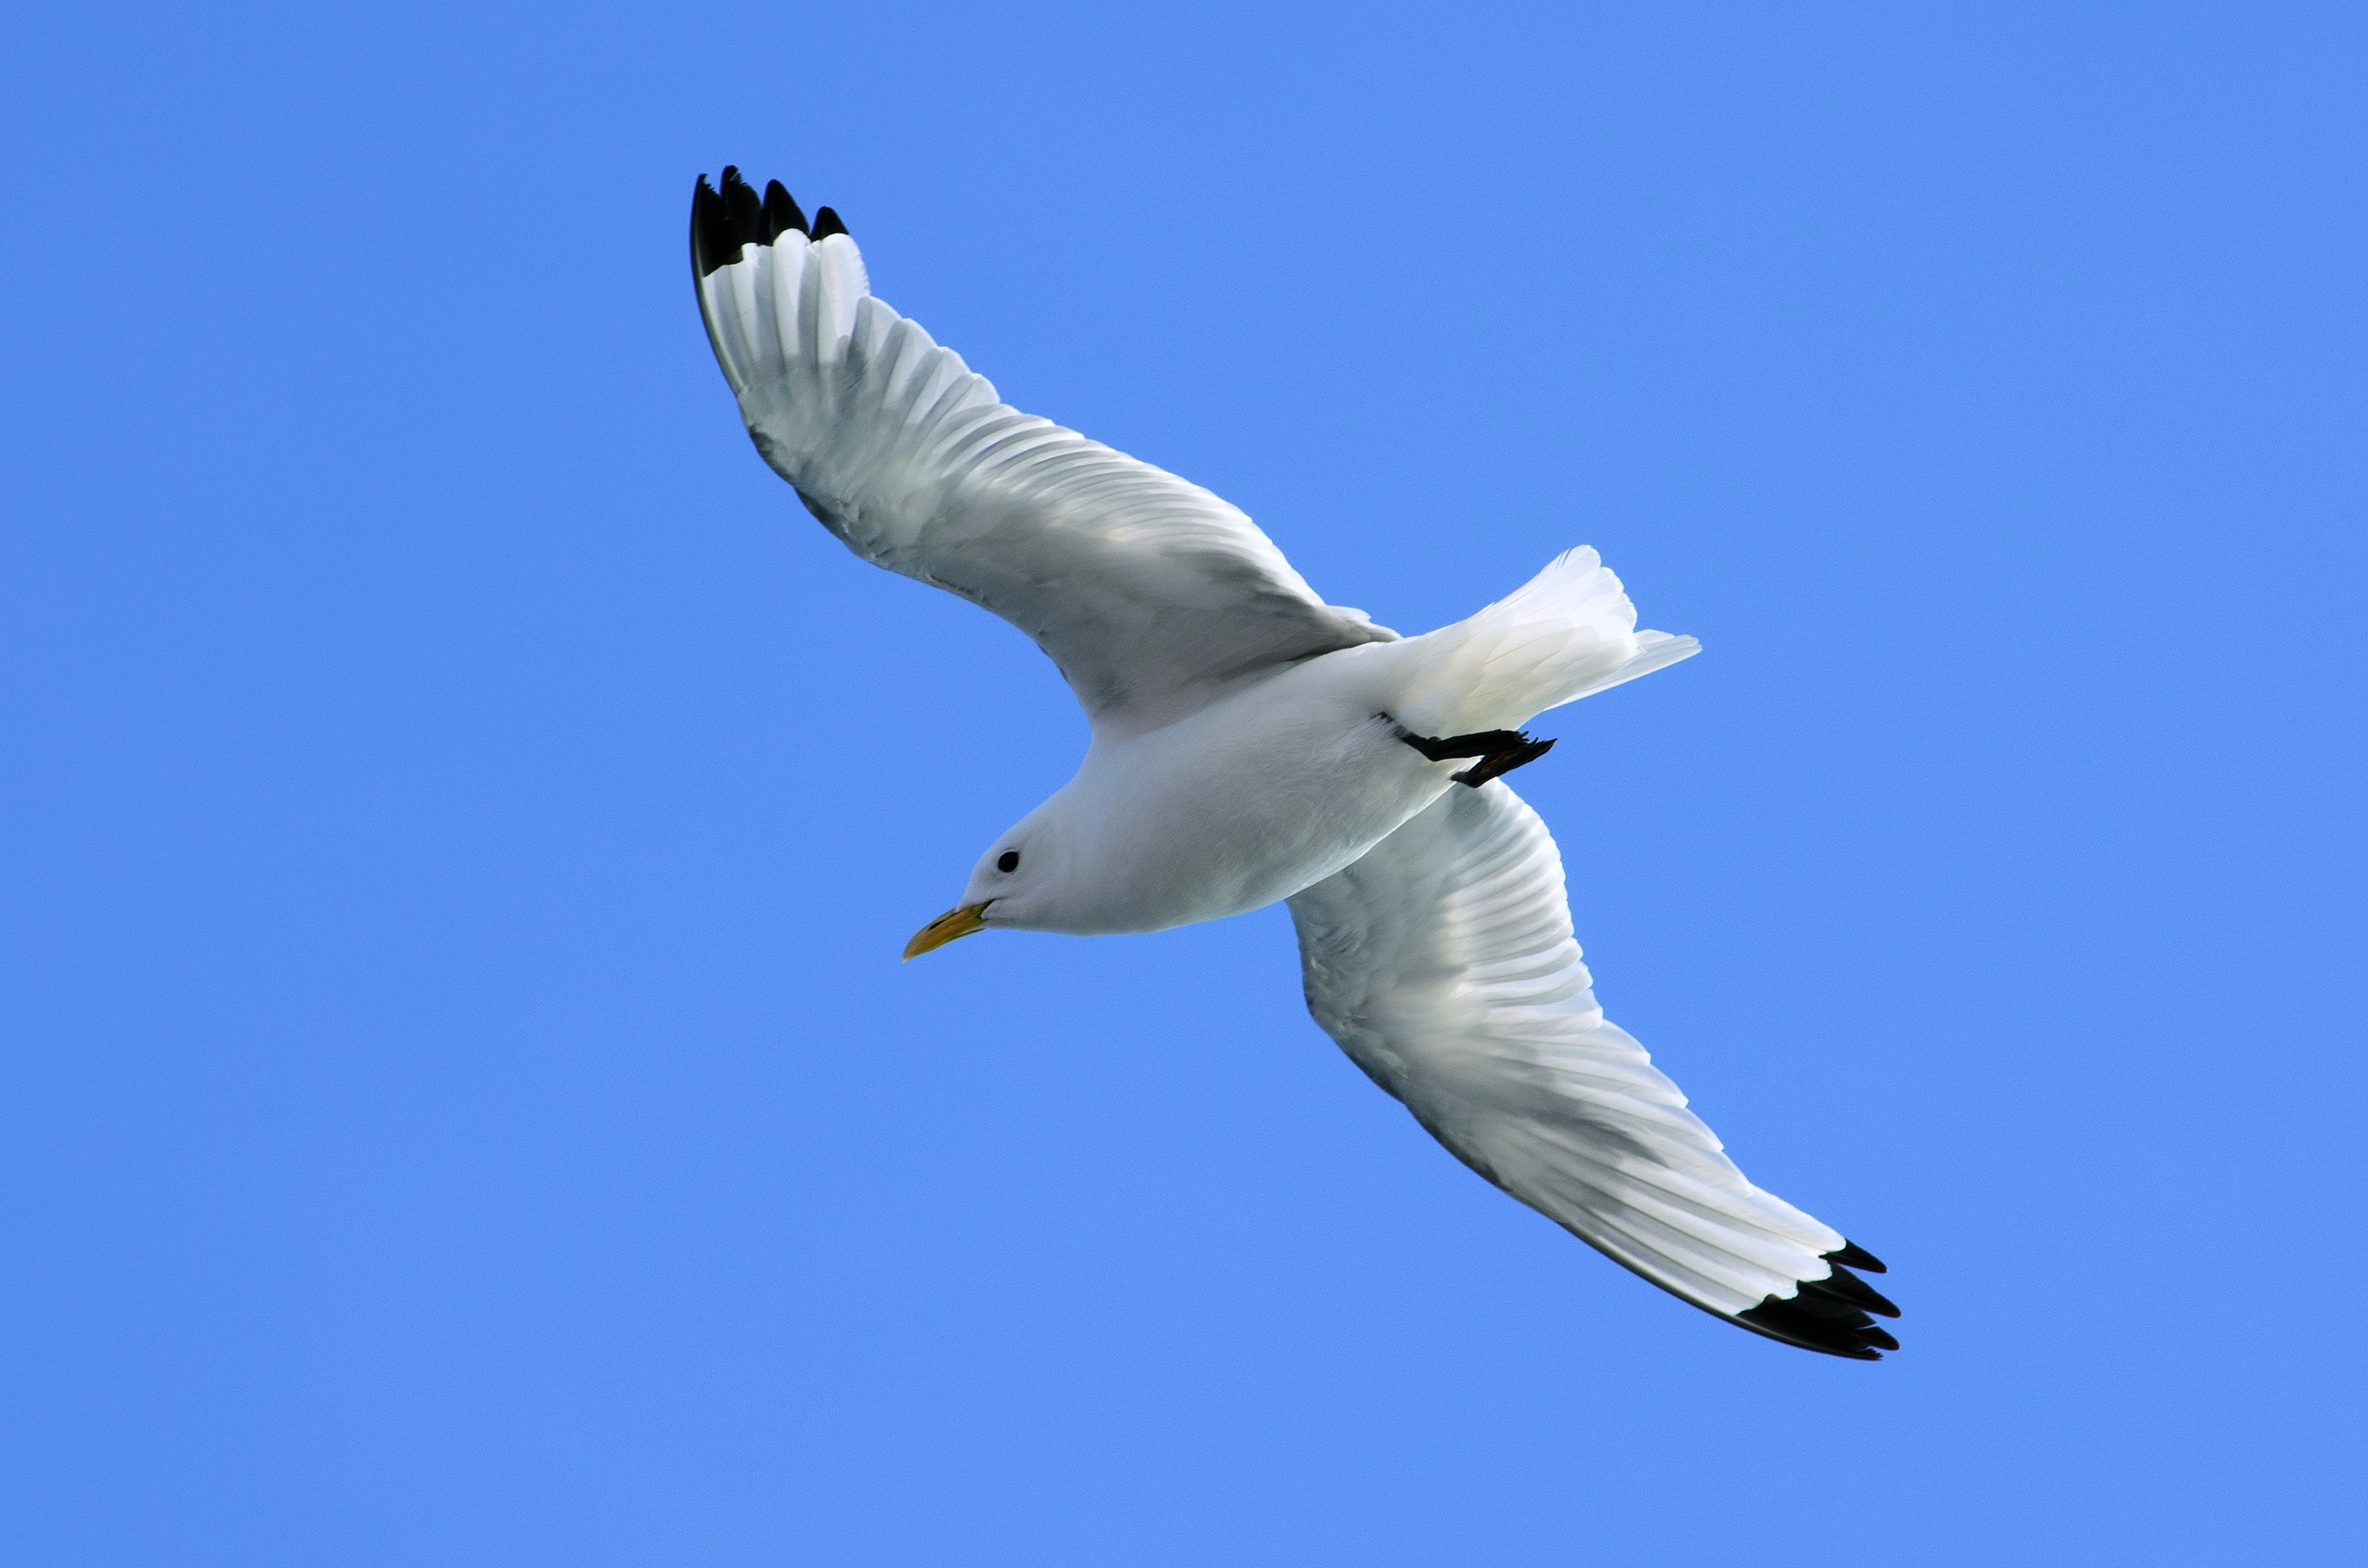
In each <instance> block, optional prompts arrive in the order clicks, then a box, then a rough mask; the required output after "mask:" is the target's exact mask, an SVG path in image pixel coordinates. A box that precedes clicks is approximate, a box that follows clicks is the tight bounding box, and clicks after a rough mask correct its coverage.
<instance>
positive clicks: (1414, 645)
mask: <svg viewBox="0 0 2368 1568" xmlns="http://www.w3.org/2000/svg"><path fill="white" fill-rule="evenodd" d="M1635 628H1636V607H1635V606H1634V605H1633V604H1631V603H1630V602H1629V600H1628V596H1627V594H1626V593H1625V592H1624V591H1623V590H1622V588H1621V586H1620V579H1619V578H1618V577H1616V576H1614V575H1612V574H1611V569H1610V568H1608V567H1606V566H1605V565H1604V564H1603V562H1602V559H1601V558H1600V556H1598V555H1597V554H1596V553H1595V551H1594V550H1593V549H1591V548H1589V547H1588V546H1585V545H1582V546H1580V547H1579V548H1578V549H1577V550H1570V551H1564V552H1563V553H1562V554H1560V555H1558V556H1556V557H1554V560H1553V562H1550V563H1549V564H1548V565H1547V567H1546V569H1545V570H1544V571H1543V572H1541V573H1539V574H1537V575H1536V576H1534V577H1532V578H1531V579H1530V580H1529V581H1528V582H1527V583H1524V584H1523V585H1521V586H1520V587H1519V588H1517V589H1515V590H1514V591H1513V592H1511V593H1510V594H1508V595H1506V596H1505V597H1503V598H1501V599H1498V600H1497V602H1496V603H1495V604H1492V605H1490V606H1489V607H1488V608H1486V609H1484V610H1482V611H1481V612H1480V613H1479V614H1477V615H1474V616H1473V617H1471V618H1470V619H1465V620H1460V621H1458V622H1456V623H1455V624H1454V625H1452V626H1445V627H1441V628H1440V630H1438V631H1433V632H1429V633H1427V634H1425V635H1423V636H1420V637H1414V638H1409V639H1407V640H1406V642H1400V643H1397V644H1395V645H1394V646H1393V647H1392V648H1391V649H1390V650H1389V656H1390V657H1391V658H1393V659H1394V660H1402V661H1404V667H1405V668H1406V672H1407V673H1406V677H1405V678H1406V686H1405V695H1404V696H1403V697H1401V698H1400V699H1399V700H1398V705H1397V708H1396V710H1395V717H1396V719H1397V721H1398V722H1400V723H1402V724H1405V725H1406V726H1407V727H1408V728H1410V729H1412V730H1414V731H1415V732H1416V733H1418V734H1426V735H1450V734H1469V733H1474V732H1476V731H1482V730H1510V729H1518V728H1519V727H1520V726H1521V725H1522V724H1524V723H1527V722H1529V721H1530V720H1531V719H1532V718H1535V717H1536V716H1537V715H1538V714H1540V713H1543V712H1544V711H1545V710H1547V709H1549V708H1559V707H1561V706H1562V705H1563V704H1564V703H1565V702H1573V701H1576V700H1577V699H1579V698H1582V697H1586V696H1588V695H1590V694H1592V693H1594V692H1598V691H1603V690H1607V689H1609V688H1610V687H1615V686H1618V685H1620V684H1621V683H1622V681H1629V680H1634V679H1635V678H1636V677H1637V676H1641V675H1648V674H1650V673H1651V672H1653V671H1654V670H1657V669H1659V668H1661V667H1662V666H1663V665H1673V664H1675V663H1677V662H1678V661H1679V659H1683V658H1687V657H1689V656H1691V655H1692V654H1694V653H1700V652H1701V651H1702V644H1701V643H1699V642H1695V641H1694V640H1693V639H1692V638H1691V637H1672V636H1670V635H1669V634H1668V632H1666V631H1637V630H1636V629H1635Z"/></svg>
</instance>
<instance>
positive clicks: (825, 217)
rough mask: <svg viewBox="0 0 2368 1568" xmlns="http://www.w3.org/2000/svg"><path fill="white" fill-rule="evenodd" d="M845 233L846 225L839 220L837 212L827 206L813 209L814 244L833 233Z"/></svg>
mask: <svg viewBox="0 0 2368 1568" xmlns="http://www.w3.org/2000/svg"><path fill="white" fill-rule="evenodd" d="M844 233H847V225H846V224H845V223H844V222H840V220H839V216H838V214H837V213H836V212H834V211H832V210H830V209H829V208H827V207H817V208H815V209H814V241H815V243H816V244H820V243H821V242H822V241H824V240H826V239H828V238H830V237H831V235H833V234H844Z"/></svg>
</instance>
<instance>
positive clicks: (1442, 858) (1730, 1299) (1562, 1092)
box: [1291, 782, 1899, 1361]
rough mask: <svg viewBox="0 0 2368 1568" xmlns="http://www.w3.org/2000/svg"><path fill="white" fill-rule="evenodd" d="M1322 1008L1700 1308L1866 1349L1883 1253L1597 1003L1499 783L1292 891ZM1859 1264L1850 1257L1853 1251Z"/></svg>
mask: <svg viewBox="0 0 2368 1568" xmlns="http://www.w3.org/2000/svg"><path fill="white" fill-rule="evenodd" d="M1291 913H1292V919H1293V920H1294V921H1295V922H1296V923H1297V925H1298V927H1299V949H1300V960H1301V963H1302V965H1303V967H1304V976H1305V980H1306V985H1307V1006H1308V1009H1309V1010H1310V1011H1311V1012H1313V1013H1314V1014H1315V1020H1316V1022H1318V1023H1319V1024H1322V1025H1323V1026H1324V1028H1325V1029H1326V1031H1327V1032H1329V1033H1330V1034H1331V1036H1332V1038H1333V1039H1335V1040H1338V1041H1339V1042H1340V1046H1341V1049H1342V1050H1344V1051H1347V1052H1348V1053H1349V1058H1350V1060H1352V1061H1354V1062H1356V1063H1357V1065H1358V1066H1360V1067H1361V1068H1363V1069H1364V1070H1365V1071H1366V1072H1367V1073H1368V1074H1371V1075H1372V1079H1373V1081H1374V1082H1375V1083H1377V1084H1379V1085H1381V1086H1382V1087H1383V1088H1384V1089H1387V1090H1388V1091H1389V1092H1390V1093H1391V1094H1392V1095H1394V1096H1396V1097H1397V1098H1398V1099H1399V1100H1400V1101H1402V1102H1404V1104H1405V1105H1406V1108H1407V1109H1408V1110H1410V1111H1412V1112H1413V1113H1414V1115H1415V1119H1417V1121H1419V1122H1421V1123H1422V1125H1423V1126H1424V1127H1425V1128H1427V1129H1429V1131H1430V1133H1431V1135H1432V1136H1434V1137H1436V1138H1437V1139H1438V1140H1439V1141H1440V1142H1442V1143H1444V1144H1446V1145H1447V1147H1448V1148H1449V1149H1450V1150H1451V1151H1452V1152H1453V1153H1454V1154H1455V1156H1456V1157H1457V1158H1458V1159H1461V1160H1462V1161H1463V1163H1464V1164H1465V1165H1470V1166H1471V1167H1472V1168H1473V1169H1474V1170H1475V1171H1478V1172H1479V1173H1480V1174H1481V1175H1482V1176H1486V1177H1487V1178H1488V1179H1489V1180H1490V1181H1492V1182H1494V1183H1496V1185H1497V1186H1498V1187H1502V1188H1504V1189H1505V1190H1506V1191H1507V1192H1509V1193H1511V1194H1512V1195H1513V1196H1514V1197H1515V1198H1518V1199H1520V1200H1521V1201H1522V1202H1524V1203H1526V1204H1528V1205H1529V1206H1530V1207H1531V1208H1532V1209H1535V1210H1538V1211H1539V1212H1541V1213H1543V1214H1544V1215H1545V1216H1546V1217H1547V1218H1548V1219H1551V1220H1554V1221H1556V1222H1557V1223H1559V1224H1561V1225H1563V1226H1565V1228H1567V1229H1568V1230H1570V1231H1571V1232H1573V1233H1576V1234H1577V1236H1578V1237H1579V1238H1580V1239H1581V1240H1583V1241H1586V1242H1588V1243H1589V1244H1592V1245H1593V1246H1595V1247H1596V1248H1597V1249H1598V1250H1600V1251H1601V1252H1603V1253H1604V1254H1606V1255H1607V1256H1610V1257H1611V1259H1612V1260H1613V1261H1614V1262H1617V1263H1620V1264H1622V1265H1624V1266H1626V1267H1629V1268H1631V1269H1633V1270H1634V1271H1635V1272H1636V1273H1638V1274H1641V1275H1643V1276H1644V1277H1645V1278H1647V1279H1649V1280H1651V1281H1652V1282H1653V1283H1654V1284H1656V1285H1658V1286H1660V1287H1661V1288H1663V1289H1664V1290H1668V1291H1670V1292H1671V1293H1672V1294H1674V1295H1677V1296H1680V1297H1683V1298H1684V1299H1685V1300H1687V1301H1691V1302H1692V1303H1694V1304H1695V1305H1696V1306H1698V1307H1701V1308H1703V1309H1704V1310H1705V1311H1708V1312H1713V1313H1715V1314H1716V1315H1718V1316H1720V1317H1723V1318H1725V1319H1727V1320H1728V1321H1730V1322H1732V1323H1736V1324H1740V1325H1742V1326H1743V1327H1745V1328H1748V1329H1751V1330H1753V1331H1754V1332H1755V1333H1759V1334H1764V1335H1768V1336H1769V1337H1770V1338H1771V1339H1781V1340H1782V1341H1784V1342H1785V1343H1786V1344H1789V1345H1798V1346H1803V1347H1804V1348H1806V1349H1810V1350H1822V1351H1824V1352H1826V1353H1827V1354H1828V1355H1833V1356H1847V1357H1850V1358H1854V1359H1857V1360H1865V1361H1873V1360H1879V1359H1881V1358H1882V1353H1883V1352H1884V1351H1885V1350H1896V1349H1897V1348H1898V1347H1899V1346H1898V1342H1897V1341H1896V1340H1895V1339H1893V1338H1892V1336H1891V1335H1889V1334H1887V1333H1885V1332H1884V1330H1883V1329H1882V1328H1881V1327H1879V1326H1877V1325H1876V1324H1875V1323H1874V1321H1873V1318H1872V1317H1871V1316H1870V1315H1869V1314H1870V1313H1877V1314H1881V1315H1883V1316H1885V1317H1891V1316H1896V1315H1897V1312H1896V1309H1895V1308H1894V1307H1893V1306H1892V1304H1891V1303H1890V1302H1889V1301H1885V1300H1884V1298H1883V1297H1882V1296H1881V1295H1879V1294H1877V1293H1876V1291H1875V1290H1873V1287H1871V1286H1869V1285H1868V1284H1866V1283H1865V1281H1863V1280H1861V1279H1860V1278H1858V1276H1857V1275H1856V1274H1854V1273H1852V1272H1851V1271H1850V1270H1851V1267H1858V1268H1864V1269H1872V1270H1874V1271H1877V1272H1880V1271H1881V1270H1882V1268H1883V1265H1882V1264H1881V1263H1879V1262H1877V1261H1876V1260H1875V1259H1874V1258H1873V1256H1870V1255H1869V1254H1867V1253H1865V1252H1863V1251H1861V1249H1859V1248H1858V1247H1856V1246H1853V1245H1852V1244H1850V1242H1849V1241H1847V1240H1845V1239H1844V1238H1843V1237H1842V1235H1841V1233H1839V1232H1838V1231H1835V1230H1834V1229H1832V1228H1831V1227H1830V1226H1827V1225H1824V1224H1821V1223H1819V1222H1818V1221H1816V1220H1814V1219H1811V1218H1810V1217H1809V1216H1808V1215H1806V1214H1804V1213H1802V1212H1801V1211H1800V1210H1797V1209H1795V1208H1793V1206H1792V1205H1791V1204H1789V1203H1786V1202H1785V1201H1783V1200H1782V1199H1780V1198H1777V1197H1774V1196H1773V1195H1771V1194H1770V1193H1765V1192H1762V1191H1760V1190H1759V1188H1758V1187H1754V1186H1752V1185H1751V1184H1750V1183H1749V1182H1748V1181H1746V1180H1745V1179H1744V1178H1743V1173H1742V1172H1741V1171H1739V1170H1737V1169H1736V1167H1735V1163H1734V1162H1733V1161H1732V1160H1729V1159H1728V1158H1727V1157H1726V1155H1725V1153H1722V1152H1721V1150H1720V1146H1719V1142H1718V1140H1717V1138H1716V1137H1714V1136H1713V1135H1712V1132H1711V1131H1710V1129H1709V1128H1707V1127H1705V1126H1703V1125H1702V1120H1701V1119H1700V1118H1698V1117H1696V1116H1695V1115H1694V1114H1693V1113H1692V1112H1691V1111H1690V1110H1688V1109H1687V1108H1686V1098H1685V1096H1683V1095H1681V1094H1679V1092H1678V1086H1677V1085H1675V1084H1672V1083H1670V1082H1669V1080H1668V1078H1666V1077H1664V1076H1663V1075H1662V1074H1660V1072H1659V1071H1658V1070H1656V1068H1655V1067H1654V1066H1653V1064H1652V1060H1651V1058H1649V1057H1648V1056H1646V1055H1645V1050H1644V1048H1643V1047H1642V1046H1640V1045H1638V1044H1637V1043H1636V1041H1635V1040H1633V1039H1631V1038H1630V1037H1629V1035H1628V1034H1627V1033H1626V1032H1625V1031H1624V1030H1622V1029H1621V1028H1619V1027H1618V1026H1616V1025H1614V1024H1612V1023H1610V1022H1609V1021H1607V1020H1606V1019H1605V1018H1604V1017H1603V1010H1602V1009H1601V1008H1600V1007H1599V1006H1596V1003H1595V996H1594V994H1593V991H1592V990H1591V989H1590V987H1591V982H1590V980H1589V979H1588V972H1587V966H1586V965H1585V964H1584V963H1582V962H1580V961H1579V952H1578V944H1577V942H1576V941H1574V940H1572V938H1571V927H1570V909H1569V905H1568V903H1567V902H1566V901H1565V895H1564V892H1563V873H1562V857H1561V855H1560V854H1559V853H1558V852H1557V851H1556V850H1555V848H1554V839H1553V837H1552V836H1551V835H1549V834H1548V833H1547V832H1546V828H1545V824H1543V823H1542V822H1540V821H1539V820H1538V815H1537V813H1536V812H1533V811H1531V810H1530V808H1529V807H1528V806H1527V805H1525V804H1523V803H1522V801H1521V800H1520V797H1519V796H1517V795H1515V794H1514V793H1513V792H1512V791H1511V790H1508V789H1507V788H1506V787H1505V786H1504V784H1503V783H1502V782H1495V783H1490V784H1488V785H1487V786H1486V787H1485V788H1483V789H1479V790H1449V791H1447V793H1446V794H1444V795H1441V796H1440V798H1439V800H1438V801H1437V802H1436V803H1435V804H1433V805H1431V806H1429V808H1427V809H1426V810H1424V811H1423V812H1420V813H1419V814H1418V815H1417V816H1416V817H1414V818H1413V819H1412V820H1411V821H1409V822H1408V823H1407V824H1406V825H1405V826H1403V827H1401V828H1399V829H1398V830H1397V832H1395V833H1394V834H1392V835H1390V836H1389V837H1387V838H1385V839H1383V841H1382V842H1381V843H1380V844H1379V845H1377V846H1374V848H1373V849H1372V852H1370V853H1369V854H1367V855H1366V856H1365V858H1363V859H1361V860H1360V861H1358V862H1357V863H1356V864H1355V865H1353V866H1351V867H1349V869H1347V870H1345V871H1342V872H1340V873H1338V875H1336V876H1333V877H1330V878H1327V879H1326V880H1325V881H1320V882H1318V883H1316V884H1315V886H1314V887H1311V888H1309V889H1307V890H1306V891H1305V892H1302V893H1300V894H1298V895H1297V896H1296V897H1294V898H1292V901H1291ZM1846 1266H1848V1267H1846Z"/></svg>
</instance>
